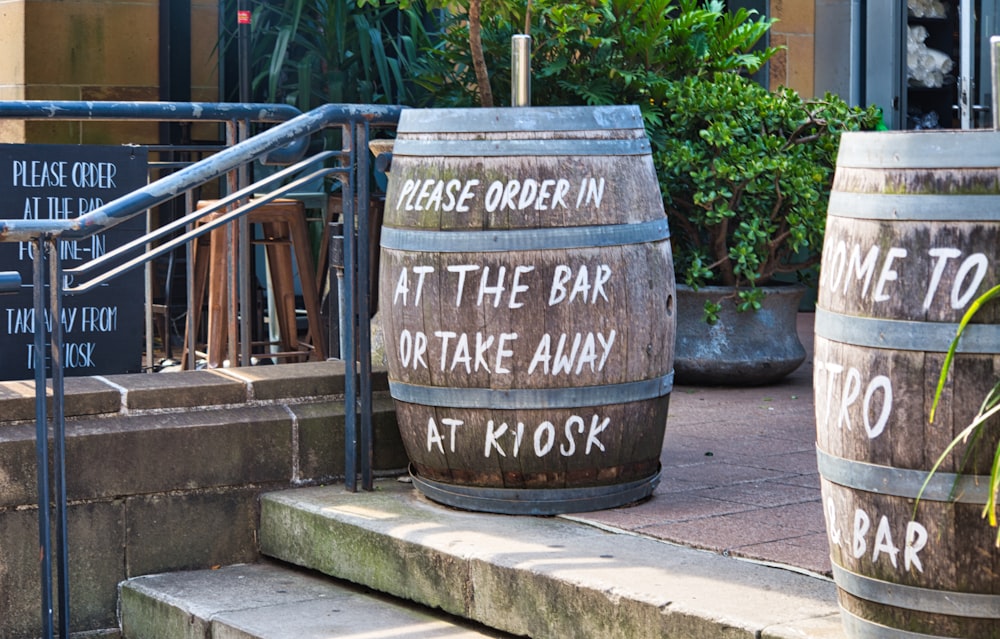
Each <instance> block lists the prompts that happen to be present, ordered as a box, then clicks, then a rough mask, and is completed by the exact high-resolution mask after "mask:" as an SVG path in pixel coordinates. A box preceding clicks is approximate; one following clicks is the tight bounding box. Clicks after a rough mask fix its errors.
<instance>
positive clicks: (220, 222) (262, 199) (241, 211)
mask: <svg viewBox="0 0 1000 639" xmlns="http://www.w3.org/2000/svg"><path fill="white" fill-rule="evenodd" d="M341 170H343V169H321V170H319V171H314V172H313V173H310V174H308V175H306V176H304V177H301V178H299V179H297V180H295V181H294V182H290V183H288V184H286V185H285V186H282V187H281V188H279V189H275V190H273V191H270V192H268V193H265V194H263V195H260V196H258V197H255V198H254V199H252V200H250V201H249V202H247V203H246V204H244V205H242V206H238V207H236V208H233V209H230V210H228V211H226V212H225V213H224V214H222V215H219V216H213V217H212V219H210V220H209V221H207V222H205V223H204V224H200V225H199V226H197V227H194V226H193V224H192V223H189V224H188V227H189V228H188V230H186V231H185V232H184V233H183V234H182V235H178V236H177V237H174V238H172V239H170V240H168V241H166V242H162V243H160V244H158V245H157V247H156V248H155V249H152V250H150V251H147V252H145V253H142V254H140V255H137V256H136V257H133V258H132V259H130V260H128V261H126V262H122V263H121V264H120V265H118V266H116V267H115V268H112V269H108V270H106V271H104V272H103V273H101V274H100V275H97V276H94V277H93V278H91V279H87V280H86V281H81V283H79V284H74V285H73V286H70V287H68V288H67V289H66V290H65V292H66V293H69V294H71V295H75V294H77V293H83V292H86V291H89V290H90V289H92V288H94V287H95V286H97V285H99V284H103V283H104V282H107V281H110V280H112V279H114V278H116V277H118V276H119V275H122V274H124V273H126V272H128V271H130V270H132V269H133V268H134V267H136V266H139V265H141V264H143V263H145V262H148V261H149V260H151V259H155V258H157V257H159V256H161V255H164V254H166V253H169V252H170V251H171V250H173V249H175V248H177V247H179V246H181V245H182V244H185V243H187V242H190V241H191V240H194V239H197V238H199V237H201V236H202V235H205V234H206V233H209V232H211V231H214V230H216V229H218V228H220V227H223V226H225V225H226V224H229V223H231V222H233V221H234V220H236V219H237V218H239V217H241V216H245V215H246V214H247V213H249V212H250V211H252V210H254V209H256V208H258V207H260V206H262V205H264V204H267V203H268V202H272V201H274V200H276V199H278V198H279V197H281V196H282V195H285V194H286V193H291V192H294V191H295V189H296V188H298V187H300V186H302V185H303V184H307V183H309V182H310V181H312V180H314V179H316V178H318V177H325V176H327V175H330V174H331V173H334V172H336V171H341ZM244 199H245V198H244ZM227 201H228V202H233V201H235V199H229V200H227ZM222 202H223V200H219V201H218V202H217V203H215V204H213V205H212V206H208V207H205V208H203V209H198V211H197V212H196V214H194V215H193V216H191V219H192V220H194V219H198V218H199V217H204V216H205V215H207V214H208V213H209V212H211V211H216V210H218V209H220V208H222V207H223V206H224V205H223V203H222ZM142 239H145V238H142ZM123 248H125V247H124V246H123V247H120V248H118V249H115V251H116V252H118V255H116V256H115V257H121V256H122V249H123ZM110 254H111V251H109V252H108V253H107V254H105V255H104V256H102V257H100V258H98V259H99V260H103V259H104V258H105V257H107V255H110ZM97 261H98V260H92V261H90V262H87V263H86V264H84V265H82V266H78V267H76V268H73V269H66V271H65V272H66V273H67V274H69V275H72V276H74V279H75V278H76V276H78V275H80V274H81V273H82V274H86V273H90V272H92V271H94V270H96V269H95V268H94V267H93V264H94V263H95V262H97ZM192 278H193V275H192ZM192 281H193V279H192ZM192 295H193V293H192Z"/></svg>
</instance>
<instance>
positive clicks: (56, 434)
mask: <svg viewBox="0 0 1000 639" xmlns="http://www.w3.org/2000/svg"><path fill="white" fill-rule="evenodd" d="M48 245H49V317H50V322H51V325H52V328H51V330H50V335H49V342H50V346H51V349H50V355H49V357H50V361H51V373H52V422H53V423H52V465H53V467H54V468H53V471H54V483H53V487H52V488H53V492H54V493H55V510H56V548H57V551H58V554H57V555H56V573H57V575H58V578H59V635H60V636H61V637H64V638H66V639H68V637H69V621H70V606H69V600H70V598H69V536H68V530H67V526H68V523H67V506H66V411H65V401H64V400H65V392H64V391H65V388H64V370H63V366H64V364H65V362H64V353H63V324H62V294H63V273H62V255H61V254H60V250H59V249H60V241H59V238H49V240H48Z"/></svg>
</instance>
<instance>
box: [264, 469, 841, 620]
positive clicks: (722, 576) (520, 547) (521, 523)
mask: <svg viewBox="0 0 1000 639" xmlns="http://www.w3.org/2000/svg"><path fill="white" fill-rule="evenodd" d="M260 542H261V548H262V551H263V553H264V554H265V555H269V556H271V557H274V558H277V559H280V560H282V561H285V562H289V563H291V564H295V565H300V566H304V567H308V568H310V569H313V570H317V571H319V572H322V573H325V574H327V575H331V576H335V577H337V578H340V579H344V580H347V581H351V582H354V583H357V584H361V585H363V586H367V587H369V588H372V589H374V590H377V591H380V592H384V593H388V594H391V595H393V596H396V597H399V598H402V599H406V600H409V601H413V602H417V603H419V604H422V605H424V606H428V607H430V608H435V609H440V610H442V611H444V612H446V613H449V614H452V615H456V616H459V617H464V618H467V619H470V620H473V621H475V622H478V623H481V624H483V625H485V626H488V627H491V628H496V629H498V630H501V631H504V632H508V633H511V634H514V635H523V636H528V637H533V638H535V639H545V638H552V639H557V638H558V639H565V638H567V637H573V638H587V637H594V638H600V639H616V638H621V639H645V638H650V639H652V638H654V637H656V638H659V637H683V638H685V639H697V638H712V639H715V638H725V639H736V638H740V639H742V638H745V639H833V638H835V637H836V638H838V639H839V638H841V637H843V631H842V629H841V624H840V617H839V609H838V607H837V600H836V588H835V586H834V584H833V583H832V582H831V581H829V580H827V579H822V578H818V577H816V576H813V575H808V574H801V573H798V572H794V571H792V570H787V569H784V568H780V567H775V566H771V565H765V564H761V563H753V562H749V561H745V560H737V559H734V558H730V557H724V556H722V555H718V554H715V553H710V552H705V551H699V550H694V549H691V548H685V547H681V546H675V545H671V544H667V543H664V542H661V541H657V540H653V539H649V538H645V537H641V536H637V535H634V534H624V533H621V532H619V531H612V530H605V529H599V528H596V527H594V526H590V525H586V524H584V523H582V522H581V521H575V520H573V518H572V517H567V516H563V517H515V516H507V515H491V514H483V513H470V512H463V511H458V510H453V509H450V508H446V507H443V506H440V505H437V504H434V503H432V502H430V501H428V500H427V499H426V498H424V497H422V496H421V495H420V494H419V493H418V492H417V491H415V490H414V489H413V488H412V487H411V486H409V485H407V484H402V483H400V482H394V481H387V482H380V483H379V484H378V486H377V490H375V491H373V492H367V493H360V492H359V493H353V494H352V493H347V492H345V491H344V489H343V487H341V486H329V487H318V488H305V489H293V490H286V491H281V492H276V493H269V494H265V495H264V496H263V497H262V504H261V529H260Z"/></svg>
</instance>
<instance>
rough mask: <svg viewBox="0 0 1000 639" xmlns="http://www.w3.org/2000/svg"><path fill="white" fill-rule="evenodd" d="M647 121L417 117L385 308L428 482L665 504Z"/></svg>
mask: <svg viewBox="0 0 1000 639" xmlns="http://www.w3.org/2000/svg"><path fill="white" fill-rule="evenodd" d="M668 235H669V233H668V229H667V221H666V217H665V215H664V211H663V205H662V200H661V197H660V192H659V187H658V183H657V179H656V174H655V171H654V169H653V162H652V158H651V156H650V147H649V142H648V140H647V138H646V136H645V132H644V129H643V125H642V119H641V116H640V113H639V110H638V109H637V108H635V107H595V108H590V107H565V108H516V109H429V110H407V111H404V112H403V115H402V118H401V119H400V122H399V127H398V130H397V138H396V142H395V145H394V148H393V158H392V170H391V171H390V178H389V185H388V188H387V193H386V209H385V219H384V222H383V228H382V239H381V243H382V251H381V269H380V285H379V288H380V294H379V299H380V313H381V316H382V320H381V321H382V325H383V328H384V331H385V340H386V358H387V363H388V368H389V380H390V390H391V393H392V396H393V398H394V399H395V403H396V414H397V419H398V422H399V427H400V431H401V434H402V439H403V442H404V444H405V446H406V449H407V453H408V454H409V457H410V460H411V474H412V476H413V479H414V482H415V484H416V485H417V486H418V488H419V489H420V490H421V491H422V492H423V493H424V494H425V495H426V496H428V497H430V498H432V499H434V500H436V501H439V502H442V503H445V504H448V505H451V506H457V507H460V508H466V509H469V510H481V511H490V512H502V513H530V514H553V513H558V512H570V511H584V510H593V509H598V508H607V507H611V506H616V505H621V504H624V503H628V502H631V501H635V500H637V499H641V498H643V497H646V496H648V495H649V494H650V493H651V492H652V490H653V488H654V487H655V485H656V483H657V481H658V478H659V458H660V450H661V446H662V442H663V433H664V428H665V422H666V417H667V406H668V401H669V397H670V391H671V388H672V385H673V381H672V363H673V342H674V315H673V297H674V274H673V264H672V258H671V252H670V245H669V240H668Z"/></svg>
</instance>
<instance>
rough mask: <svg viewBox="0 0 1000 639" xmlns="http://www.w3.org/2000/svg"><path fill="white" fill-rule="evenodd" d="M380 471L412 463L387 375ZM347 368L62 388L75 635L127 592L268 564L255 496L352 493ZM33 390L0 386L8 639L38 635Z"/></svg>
mask: <svg viewBox="0 0 1000 639" xmlns="http://www.w3.org/2000/svg"><path fill="white" fill-rule="evenodd" d="M376 388H377V390H378V393H377V396H376V398H375V412H376V415H375V429H376V434H375V442H376V450H375V467H376V469H377V470H378V471H379V472H384V473H402V472H404V469H405V467H406V464H407V460H406V456H405V453H404V452H403V448H402V443H401V442H400V440H399V434H398V430H397V428H396V423H395V415H394V412H393V410H392V405H391V400H390V399H389V398H388V397H387V396H386V395H385V393H384V391H385V389H386V388H387V384H386V382H385V377H384V374H380V375H378V376H377V378H376ZM342 391H343V366H342V364H340V363H338V362H319V363H309V364H285V365H280V366H268V367H258V368H249V369H227V370H218V371H194V372H185V373H162V374H146V375H116V376H107V377H88V378H70V379H67V380H66V414H67V440H66V467H67V496H68V504H69V506H68V526H69V532H68V539H69V541H70V550H69V553H70V580H71V585H70V597H71V611H72V619H71V627H72V630H73V631H74V633H76V632H90V631H102V630H107V629H114V628H116V627H117V618H116V604H117V584H118V583H119V582H121V581H123V580H124V579H127V578H129V577H133V576H136V575H143V574H150V573H157V572H165V571H173V570H185V569H198V568H209V567H212V566H216V565H226V564H233V563H242V562H250V561H254V560H255V559H257V558H258V546H257V537H256V535H257V521H258V515H259V502H258V497H259V495H260V493H261V492H264V491H272V490H276V489H281V488H284V487H291V486H299V485H304V484H316V483H324V482H338V481H342V478H343V473H344V446H343V442H344V433H343V423H344V405H343V399H342ZM34 436H35V425H34V388H33V384H31V383H29V382H0V610H2V611H3V615H2V622H0V637H2V638H3V639H20V638H22V637H23V638H27V637H35V636H38V634H39V632H40V625H41V612H40V581H41V576H40V573H39V548H38V545H39V543H38V509H37V492H36V490H37V488H36V486H37V480H36V460H35V444H34Z"/></svg>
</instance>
